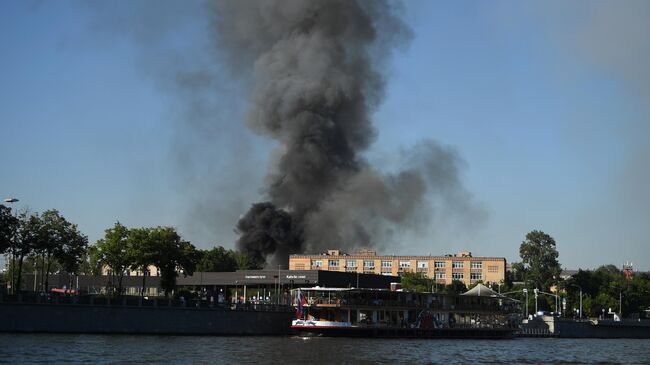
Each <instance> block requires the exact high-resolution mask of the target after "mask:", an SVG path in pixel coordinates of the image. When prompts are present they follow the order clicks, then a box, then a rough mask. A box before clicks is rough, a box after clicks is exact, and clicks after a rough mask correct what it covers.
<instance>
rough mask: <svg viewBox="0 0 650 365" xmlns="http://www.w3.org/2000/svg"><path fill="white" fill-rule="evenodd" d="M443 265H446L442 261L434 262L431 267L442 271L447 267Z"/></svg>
mask: <svg viewBox="0 0 650 365" xmlns="http://www.w3.org/2000/svg"><path fill="white" fill-rule="evenodd" d="M445 264H446V263H445V262H444V261H436V262H434V264H433V266H434V267H435V268H436V269H444V268H445V267H446V266H447V265H445Z"/></svg>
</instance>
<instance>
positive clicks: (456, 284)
mask: <svg viewBox="0 0 650 365" xmlns="http://www.w3.org/2000/svg"><path fill="white" fill-rule="evenodd" d="M466 291H467V286H465V283H463V282H462V281H460V280H453V281H452V282H451V284H449V285H447V286H446V287H445V293H447V294H451V295H459V294H462V293H464V292H466Z"/></svg>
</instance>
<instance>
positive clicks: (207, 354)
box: [0, 334, 650, 365]
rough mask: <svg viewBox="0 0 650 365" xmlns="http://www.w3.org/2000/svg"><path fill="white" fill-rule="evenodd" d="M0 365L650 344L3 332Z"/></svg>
mask: <svg viewBox="0 0 650 365" xmlns="http://www.w3.org/2000/svg"><path fill="white" fill-rule="evenodd" d="M0 363H3V364H27V363H73V364H74V363H100V364H132V363H147V364H153V363H164V364H169V363H175V364H187V363H194V364H196V363H215V364H217V363H227V364H298V363H300V364H305V365H310V364H395V363H398V364H454V363H459V364H540V363H552V364H594V363H600V364H650V341H649V340H599V339H552V338H549V339H536V338H521V339H514V340H499V341H495V340H412V339H404V340H386V339H345V338H308V339H306V338H300V337H208V336H121V335H109V336H102V335H28V334H1V335H0Z"/></svg>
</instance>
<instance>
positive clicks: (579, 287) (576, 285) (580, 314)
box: [571, 284, 582, 319]
mask: <svg viewBox="0 0 650 365" xmlns="http://www.w3.org/2000/svg"><path fill="white" fill-rule="evenodd" d="M571 286H575V287H576V288H578V289H580V312H579V318H580V319H582V287H581V286H580V285H578V284H571Z"/></svg>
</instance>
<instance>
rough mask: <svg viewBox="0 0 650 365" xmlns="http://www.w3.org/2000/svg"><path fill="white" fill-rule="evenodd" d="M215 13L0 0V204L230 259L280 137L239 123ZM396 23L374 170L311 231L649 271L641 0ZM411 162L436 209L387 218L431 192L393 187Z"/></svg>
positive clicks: (232, 74) (494, 8) (647, 30)
mask: <svg viewBox="0 0 650 365" xmlns="http://www.w3.org/2000/svg"><path fill="white" fill-rule="evenodd" d="M218 10H219V9H218V7H217V8H215V7H213V6H209V5H208V6H206V4H205V3H203V2H202V1H195V2H180V1H178V2H173V1H170V2H168V3H160V2H148V1H140V2H136V3H135V4H130V3H128V2H120V3H116V4H110V5H101V4H95V5H92V4H88V3H85V2H80V1H58V2H26V1H3V2H2V4H0V46H1V47H2V48H1V49H2V57H0V127H1V130H2V132H3V133H2V134H3V136H4V137H3V143H2V144H0V162H1V163H2V166H3V168H2V169H1V170H0V193H1V194H4V195H5V196H6V197H9V196H15V197H16V198H19V199H20V200H21V201H20V203H18V205H17V206H18V207H21V208H22V207H30V208H31V209H33V210H38V211H42V210H45V209H48V208H57V209H59V210H60V211H61V212H62V214H63V215H64V216H66V217H67V218H68V219H69V220H70V221H72V222H74V223H77V224H79V227H80V229H81V230H82V231H83V232H85V233H86V234H88V235H89V237H90V241H91V242H94V241H95V240H97V239H98V238H100V237H101V235H102V233H103V230H104V229H105V228H107V227H109V226H111V225H112V224H113V223H114V222H115V221H116V220H119V221H121V222H122V223H124V224H126V225H128V226H143V225H172V226H176V227H177V228H178V229H179V231H180V232H181V234H182V235H183V236H184V237H186V238H188V239H189V240H191V241H192V242H193V243H194V244H196V245H197V246H199V247H202V248H208V247H211V246H213V245H214V244H221V245H224V246H226V247H235V241H236V239H237V234H236V233H235V232H234V228H235V225H236V223H237V221H238V219H239V218H240V216H242V215H243V214H244V213H246V211H247V210H248V209H249V208H250V206H251V204H253V203H256V202H260V201H265V200H268V198H269V186H273V181H272V180H273V179H272V177H273V174H272V173H273V172H274V171H275V170H274V167H277V166H278V165H277V164H276V162H277V161H280V160H281V159H282V141H281V138H280V139H278V138H275V137H274V136H272V135H269V133H260V130H259V128H258V129H257V130H255V128H253V129H250V128H249V127H250V126H251V123H250V121H249V122H248V123H247V122H246V120H247V119H250V110H251V109H253V110H254V108H252V105H251V103H252V101H254V100H255V97H253V96H252V95H254V91H255V90H256V89H255V87H256V86H255V85H256V84H255V82H256V76H255V75H256V74H255V73H254V70H253V69H248V68H247V67H248V66H249V64H248V62H244V61H245V60H244V57H243V56H242V62H241V63H240V64H237V60H236V59H235V60H234V61H235V62H234V63H233V59H232V58H229V57H231V56H232V55H233V53H232V52H229V51H228V50H227V49H224V48H223V44H220V43H219V41H218V38H219V37H218V34H217V35H215V32H217V31H218V30H219V26H218V24H217V25H215V23H214V22H215V21H218V17H215V15H214V12H215V11H218ZM391 11H392V13H391V14H394V16H395V17H397V18H398V19H401V21H403V23H404V25H405V26H406V27H405V28H407V29H406V33H399V34H392V33H390V31H386V32H384V33H380V34H379V36H380V37H385V38H382V39H381V41H382V42H388V43H390V48H389V49H382V48H381V47H378V48H372V49H369V52H370V53H371V55H372V57H375V58H376V59H371V60H370V61H371V62H370V63H369V64H370V65H372V67H373V68H374V70H376V71H377V72H378V73H379V75H381V80H382V81H383V84H382V85H383V86H382V87H381V88H382V90H383V93H382V95H380V96H379V97H378V98H377V99H376V102H373V103H370V104H371V105H370V108H368V118H369V120H368V122H369V123H370V124H369V126H370V128H371V130H372V132H373V135H369V136H368V139H367V140H364V141H362V142H363V146H362V148H359V149H357V150H355V151H356V152H355V153H357V154H358V156H357V155H355V159H354V161H356V162H357V163H359V165H358V166H356V167H355V171H362V172H365V173H358V174H357V173H355V174H354V178H351V180H350V181H348V180H346V181H348V182H347V183H346V188H342V189H336V190H335V191H334V192H333V193H332V196H333V197H332V198H331V199H329V200H327V202H328V203H327V204H324V205H323V206H322V207H320V208H321V209H320V210H319V211H322V212H325V213H330V215H329V216H327V215H324V216H323V217H324V218H323V220H322V221H317V222H322V223H320V224H316V225H312V226H311V228H310V229H312V230H318V229H319V228H322V227H327V225H328V224H331V221H329V220H328V219H329V218H328V217H338V218H344V219H346V220H351V221H356V222H361V221H363V222H362V223H363V224H361V225H362V226H363V225H364V224H365V226H364V227H361V228H364V229H361V230H356V229H354V228H350V227H355V226H354V225H351V226H346V227H344V228H343V229H342V231H341V232H343V235H344V237H361V236H363V235H364V234H366V233H368V232H370V235H371V237H381V239H382V241H383V242H373V245H374V246H375V247H377V248H378V249H379V250H380V252H383V253H386V254H429V253H431V254H445V253H450V252H455V251H459V250H470V251H472V252H474V254H476V255H488V256H505V257H506V258H507V259H508V260H509V261H512V260H516V259H517V253H518V246H519V243H520V242H521V240H522V239H523V237H524V236H525V234H526V232H528V231H530V230H533V229H541V230H544V231H545V232H547V233H549V234H551V235H552V236H553V237H554V238H555V239H556V241H557V243H558V249H559V251H560V262H561V263H562V264H563V266H565V267H567V268H577V267H582V268H589V267H595V266H598V265H601V264H607V263H614V264H617V265H620V264H621V263H622V262H624V261H626V260H630V261H633V262H634V264H635V266H636V267H637V268H640V269H643V270H648V269H650V251H649V250H647V249H646V247H647V245H648V243H649V242H648V239H647V236H646V235H645V229H644V228H645V226H646V224H647V223H646V222H648V221H649V220H650V211H649V210H650V208H648V207H650V193H648V190H647V189H648V186H650V181H649V180H650V172H649V171H650V169H649V167H650V163H649V162H650V161H649V160H650V143H649V142H648V139H647V135H649V134H650V130H649V129H650V121H648V115H650V113H649V112H650V87H649V86H648V85H650V71H649V70H648V67H647V65H648V64H650V62H649V61H650V38H649V37H648V36H647V35H648V34H650V25H648V22H647V21H646V19H648V16H649V15H650V5H648V3H647V2H645V1H625V2H608V1H602V2H601V1H584V2H581V1H576V2H570V3H569V2H564V1H556V2H554V1H551V2H549V1H544V2H542V1H539V2H526V3H520V2H512V1H503V2H490V3H485V4H476V3H475V2H462V1H461V2H457V1H456V2H447V3H441V2H428V1H407V2H404V3H403V6H402V7H401V9H400V8H399V7H398V8H397V9H392V10H391ZM234 24H237V22H236V21H235V22H234ZM389 28H390V27H389ZM392 29H393V30H395V29H402V28H400V27H397V28H392ZM271 35H272V34H271V33H269V34H267V36H271ZM371 43H372V42H371ZM373 44H375V43H372V44H371V45H370V46H369V47H374V46H373ZM380 44H381V43H380ZM255 52H257V50H255ZM373 52H374V53H373ZM240 56H241V55H240ZM343 70H347V71H348V72H349V70H348V69H346V68H343ZM354 76H355V77H359V76H360V75H354ZM258 81H259V80H258ZM366 86H367V85H364V86H362V87H366ZM262 132H264V131H262ZM432 156H433V157H432ZM429 157H431V158H429ZM441 161H442V162H441ZM366 167H372V170H368V169H367V168H366ZM409 169H411V170H409ZM405 170H406V171H433V173H431V174H427V175H423V176H429V177H431V179H429V180H426V179H425V180H426V183H427V184H428V185H427V186H428V188H427V189H424V191H426V194H424V195H423V199H424V200H423V201H424V202H425V204H420V205H418V206H417V207H416V208H414V209H413V210H411V211H409V214H408V215H407V217H408V220H407V221H400V219H397V217H393V218H395V220H394V221H391V220H390V218H391V217H385V216H382V215H381V214H380V213H378V212H382V211H385V210H389V211H391V212H399V208H400V207H402V205H400V204H399V202H407V201H408V200H409V196H408V194H407V193H412V192H417V191H419V190H418V189H421V188H422V187H421V186H420V185H418V184H410V185H409V184H407V182H408V181H410V180H408V179H407V177H402V179H407V180H399V177H400V173H402V172H404V171H405ZM377 177H381V179H379V178H377ZM436 179H438V180H436ZM425 180H423V181H425ZM400 183H401V184H404V185H399V184H400ZM366 186H373V187H376V190H373V191H378V190H381V189H383V188H390V187H395V186H397V187H399V189H398V190H397V191H396V193H395V194H396V195H395V196H397V198H396V199H395V201H392V202H391V201H387V202H384V201H383V200H381V199H373V196H374V195H373V194H365V193H368V191H366V189H364V187H366ZM436 187H437V188H438V189H437V190H436ZM361 193H364V194H361ZM397 193H400V194H403V195H405V196H400V195H398V194H397ZM366 196H367V198H366ZM378 196H379V197H383V196H384V195H381V194H379V195H378ZM3 198H4V196H3ZM342 202H345V203H346V204H347V203H349V204H355V205H356V206H362V207H364V209H365V210H360V209H357V210H350V209H346V208H345V207H346V206H345V205H343V204H342ZM396 202H397V203H396ZM396 214H397V213H396ZM368 216H372V217H375V219H370V220H364V219H365V218H367V217H368ZM376 217H379V218H376ZM326 218H327V219H326ZM361 218H364V219H361ZM386 219H388V222H387V221H386ZM420 220H421V221H420ZM395 222H397V223H399V224H394V223H395ZM360 232H361V233H360ZM377 232H381V234H378V233H377ZM323 234H324V233H322V232H320V233H318V235H319V237H321V236H322V235H323ZM373 235H374V236H373ZM322 237H328V236H327V235H324V236H322ZM327 239H329V238H327ZM332 239H336V237H334V238H332ZM323 245H327V244H326V243H322V242H319V243H318V244H317V245H315V246H314V247H322V246H323ZM333 248H334V247H333Z"/></svg>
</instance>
